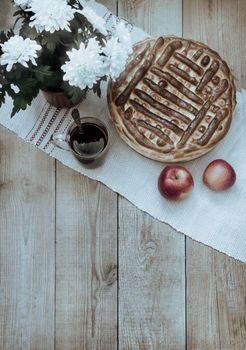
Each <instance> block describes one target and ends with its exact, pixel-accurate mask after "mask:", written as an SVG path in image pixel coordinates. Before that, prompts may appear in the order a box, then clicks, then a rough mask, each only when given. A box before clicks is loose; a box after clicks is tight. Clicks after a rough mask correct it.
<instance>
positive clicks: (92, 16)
mask: <svg viewBox="0 0 246 350" xmlns="http://www.w3.org/2000/svg"><path fill="white" fill-rule="evenodd" d="M78 12H79V13H81V14H82V15H83V16H85V17H86V18H87V20H88V21H89V22H90V23H91V24H92V26H93V28H94V29H97V30H98V31H99V32H100V33H102V34H103V35H107V34H108V32H107V29H106V22H105V20H104V19H103V18H102V17H100V16H98V15H97V14H96V12H95V11H94V10H92V9H91V8H90V7H89V6H85V7H84V8H83V10H81V11H78Z"/></svg>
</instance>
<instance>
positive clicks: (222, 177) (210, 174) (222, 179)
mask: <svg viewBox="0 0 246 350" xmlns="http://www.w3.org/2000/svg"><path fill="white" fill-rule="evenodd" d="M235 181H236V173H235V170H234V169H233V167H232V166H231V165H230V164H229V163H227V162H226V161H225V160H223V159H216V160H214V161H213V162H211V163H210V164H209V165H208V166H207V168H206V169H205V171H204V173H203V182H204V183H205V185H206V186H208V187H209V188H210V189H211V190H213V191H223V190H226V189H227V188H229V187H231V186H232V185H234V183H235Z"/></svg>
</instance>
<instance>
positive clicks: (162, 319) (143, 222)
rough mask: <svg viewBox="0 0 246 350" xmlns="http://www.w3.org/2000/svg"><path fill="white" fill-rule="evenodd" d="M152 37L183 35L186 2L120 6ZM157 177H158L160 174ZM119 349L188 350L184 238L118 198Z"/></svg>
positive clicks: (134, 2)
mask: <svg viewBox="0 0 246 350" xmlns="http://www.w3.org/2000/svg"><path fill="white" fill-rule="evenodd" d="M119 15H120V16H122V17H124V18H126V19H128V20H130V21H131V22H132V23H134V24H136V25H138V26H140V27H142V28H144V29H145V30H146V31H148V32H149V33H150V34H152V35H155V36H157V35H160V34H167V33H172V34H176V35H182V1H171V2H170V1H155V0H152V1H127V0H125V1H119ZM157 177H158V174H157ZM118 210H119V233H118V235H119V248H118V249H119V349H124V350H127V349H129V350H135V349H136V350H140V349H141V350H145V349H146V350H151V349H172V350H175V349H178V350H183V349H185V244H184V243H185V238H184V236H182V235H180V234H177V233H176V232H175V231H174V230H172V229H171V228H170V227H168V226H167V225H165V224H161V223H160V222H157V221H156V220H154V219H152V218H151V217H150V216H149V215H147V214H144V213H143V212H141V211H140V210H138V209H136V208H135V207H134V206H133V205H132V204H130V203H129V202H128V201H127V200H125V199H123V198H119V209H118Z"/></svg>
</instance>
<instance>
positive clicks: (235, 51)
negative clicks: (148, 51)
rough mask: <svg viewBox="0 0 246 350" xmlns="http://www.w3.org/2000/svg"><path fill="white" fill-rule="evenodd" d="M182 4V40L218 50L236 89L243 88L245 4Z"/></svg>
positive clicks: (207, 0) (208, 0)
mask: <svg viewBox="0 0 246 350" xmlns="http://www.w3.org/2000/svg"><path fill="white" fill-rule="evenodd" d="M183 1H184V6H183V9H184V23H183V27H184V28H183V29H184V33H183V34H184V36H185V37H187V38H189V37H192V38H194V39H197V40H200V41H202V42H204V43H206V44H209V46H211V47H212V48H213V49H215V50H217V51H218V52H219V53H220V55H221V56H222V58H224V59H225V60H226V61H227V63H228V65H229V66H230V68H231V69H232V72H233V73H234V76H235V78H236V83H237V88H241V87H244V88H245V87H246V70H245V57H246V45H245V32H246V27H245V13H246V1H244V0H237V1H233V0H218V1H217V0H204V1H200V0H183Z"/></svg>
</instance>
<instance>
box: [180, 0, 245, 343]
mask: <svg viewBox="0 0 246 350" xmlns="http://www.w3.org/2000/svg"><path fill="white" fill-rule="evenodd" d="M245 14H246V3H245V1H244V0H239V1H230V0H225V1H224V0H223V1H222V0H220V1H217V0H216V1H213V0H210V1H199V0H184V36H185V37H192V38H195V39H197V40H201V41H203V42H205V43H207V44H208V45H209V46H211V47H212V48H214V49H216V50H218V52H220V53H221V55H222V57H223V58H225V59H226V60H227V62H228V64H229V66H230V67H231V68H232V69H233V72H234V75H235V76H236V78H237V86H238V87H241V86H244V87H245V83H246V77H245V69H244V65H245V64H244V61H245V54H246V43H245V40H244V38H245V37H246V27H245ZM222 239H223V238H222ZM187 320H188V324H187V327H188V329H187V336H188V338H187V346H188V349H190V350H193V349H194V350H197V349H199V350H207V349H211V350H212V349H213V350H217V349H221V350H222V349H223V350H231V349H233V350H244V349H245V344H246V265H245V264H242V263H239V262H237V261H235V260H233V259H231V258H228V257H226V256H225V255H223V254H220V253H218V252H216V251H214V250H212V249H210V248H207V247H205V246H203V245H201V244H199V243H196V242H194V241H192V240H190V239H187Z"/></svg>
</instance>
